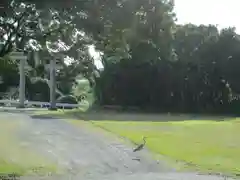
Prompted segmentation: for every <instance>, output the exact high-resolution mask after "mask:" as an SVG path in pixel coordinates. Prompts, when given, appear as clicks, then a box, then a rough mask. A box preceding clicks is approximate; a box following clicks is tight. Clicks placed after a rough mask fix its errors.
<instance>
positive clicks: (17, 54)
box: [10, 51, 59, 110]
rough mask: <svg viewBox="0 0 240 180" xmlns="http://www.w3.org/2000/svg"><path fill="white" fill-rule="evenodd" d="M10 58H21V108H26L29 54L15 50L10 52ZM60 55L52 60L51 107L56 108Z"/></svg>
mask: <svg viewBox="0 0 240 180" xmlns="http://www.w3.org/2000/svg"><path fill="white" fill-rule="evenodd" d="M10 58H12V59H14V60H20V63H19V74H20V80H19V83H20V84H19V108H24V102H25V84H26V82H25V81H26V77H25V72H24V68H25V66H26V60H27V56H26V55H24V52H17V51H14V52H12V53H10ZM57 58H59V57H54V58H53V59H52V60H51V61H50V109H51V110H56V109H57V108H56V80H55V79H56V74H55V73H56V59H57Z"/></svg>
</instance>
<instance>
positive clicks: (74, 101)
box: [57, 95, 78, 104]
mask: <svg viewBox="0 0 240 180" xmlns="http://www.w3.org/2000/svg"><path fill="white" fill-rule="evenodd" d="M57 102H58V103H68V104H77V103H78V101H77V99H76V98H75V97H74V96H72V95H66V96H61V97H59V98H58V99H57Z"/></svg>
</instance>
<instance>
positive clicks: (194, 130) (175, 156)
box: [43, 111, 240, 176]
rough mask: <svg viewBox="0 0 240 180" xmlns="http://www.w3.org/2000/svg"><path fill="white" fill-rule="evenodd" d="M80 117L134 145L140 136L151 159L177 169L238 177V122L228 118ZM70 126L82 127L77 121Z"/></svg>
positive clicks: (239, 159)
mask: <svg viewBox="0 0 240 180" xmlns="http://www.w3.org/2000/svg"><path fill="white" fill-rule="evenodd" d="M45 113H46V112H45ZM77 113H78V112H76V111H66V112H65V113H64V112H57V113H53V114H52V115H54V114H55V115H58V116H59V115H60V116H65V117H67V116H68V115H71V114H72V116H71V117H73V115H74V114H77ZM43 114H44V113H43ZM47 114H48V113H47ZM82 116H83V120H87V121H91V123H94V124H95V125H96V126H98V127H101V128H103V129H105V130H108V131H110V132H112V133H114V134H116V135H120V136H122V137H126V138H128V139H129V140H131V141H132V142H134V143H141V142H142V140H141V139H142V137H143V136H146V137H148V138H147V144H146V147H147V148H148V149H149V150H150V151H151V152H153V154H154V155H158V154H159V155H161V157H164V158H166V159H168V160H170V162H174V165H176V164H177V167H179V168H180V169H182V168H187V169H189V168H190V169H193V170H199V171H202V172H212V173H226V174H235V175H238V176H239V175H240V153H239V152H240V119H236V118H232V119H229V118H228V119H225V120H224V121H223V118H222V117H202V118H201V117H199V118H196V117H194V118H193V117H191V116H189V115H187V116H182V117H180V118H179V116H171V115H170V116H169V115H167V116H166V115H163V116H162V115H150V116H149V115H139V114H137V115H136V114H131V115H129V114H112V113H111V114H107V113H101V114H100V115H98V114H95V115H90V116H88V115H86V116H84V115H81V114H80V116H77V117H82ZM149 119H151V120H152V121H150V120H149ZM153 119H154V120H153ZM136 120H139V121H136ZM219 120H220V121H219ZM87 121H85V123H84V124H86V123H88V122H87ZM71 123H72V124H74V125H77V124H78V125H82V124H83V122H82V121H77V120H72V121H71ZM89 126H90V125H89ZM175 162H178V163H175Z"/></svg>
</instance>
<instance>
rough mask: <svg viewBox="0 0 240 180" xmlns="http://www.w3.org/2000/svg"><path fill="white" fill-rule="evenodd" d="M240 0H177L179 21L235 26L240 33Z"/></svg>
mask: <svg viewBox="0 0 240 180" xmlns="http://www.w3.org/2000/svg"><path fill="white" fill-rule="evenodd" d="M239 8H240V0H228V1H226V0H175V12H176V14H177V18H178V22H179V23H181V24H182V23H189V22H191V23H193V24H197V25H199V24H215V25H218V27H219V28H223V27H228V26H235V27H236V31H237V32H238V33H240V10H239Z"/></svg>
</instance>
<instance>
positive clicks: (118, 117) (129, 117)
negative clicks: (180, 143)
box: [64, 111, 237, 122]
mask: <svg viewBox="0 0 240 180" xmlns="http://www.w3.org/2000/svg"><path fill="white" fill-rule="evenodd" d="M64 115H65V116H71V117H75V118H77V119H79V120H85V121H104V120H110V121H149V122H170V121H190V120H199V121H200V120H203V121H229V120H235V119H236V118H237V116H230V115H228V116H226V115H201V114H167V113H166V114H164V113H151V114H150V113H125V112H123V113H121V112H114V111H113V112H111V111H95V112H66V113H64Z"/></svg>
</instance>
